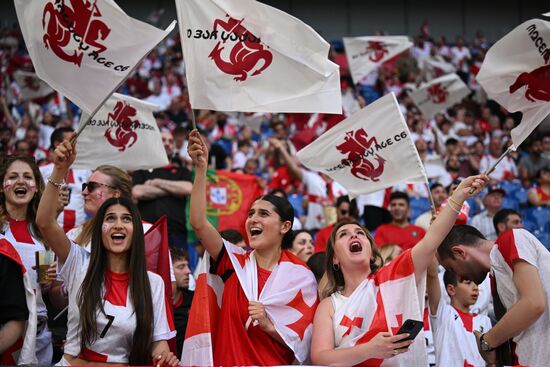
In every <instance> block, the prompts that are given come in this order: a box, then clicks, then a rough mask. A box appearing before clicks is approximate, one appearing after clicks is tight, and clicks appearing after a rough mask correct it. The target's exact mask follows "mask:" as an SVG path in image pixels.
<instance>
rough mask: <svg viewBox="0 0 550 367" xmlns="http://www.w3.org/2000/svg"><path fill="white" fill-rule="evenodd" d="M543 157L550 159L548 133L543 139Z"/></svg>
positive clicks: (549, 136) (549, 134)
mask: <svg viewBox="0 0 550 367" xmlns="http://www.w3.org/2000/svg"><path fill="white" fill-rule="evenodd" d="M542 156H543V157H544V158H546V159H550V133H546V134H545V135H544V136H543V137H542Z"/></svg>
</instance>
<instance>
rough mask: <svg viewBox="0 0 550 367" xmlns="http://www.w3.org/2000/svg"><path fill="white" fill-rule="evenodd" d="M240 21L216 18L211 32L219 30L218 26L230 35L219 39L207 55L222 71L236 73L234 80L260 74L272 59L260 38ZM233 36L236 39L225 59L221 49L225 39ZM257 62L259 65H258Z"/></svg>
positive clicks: (224, 45) (230, 38) (242, 79)
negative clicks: (221, 39) (227, 57)
mask: <svg viewBox="0 0 550 367" xmlns="http://www.w3.org/2000/svg"><path fill="white" fill-rule="evenodd" d="M241 22H242V20H236V19H233V18H231V17H229V19H228V20H227V21H224V20H222V19H216V20H215V21H214V27H213V32H219V30H218V28H222V29H223V30H224V31H225V32H227V33H229V34H230V36H231V37H229V38H225V39H224V40H223V41H219V42H218V43H217V44H216V46H215V47H214V49H213V50H212V52H210V55H208V57H210V58H211V59H212V60H214V63H215V64H216V66H217V67H218V68H219V69H220V70H221V71H222V72H224V73H226V74H229V75H236V77H235V78H233V79H234V80H235V81H245V80H246V79H247V78H248V77H249V76H256V75H259V74H261V73H262V72H263V71H264V70H265V69H267V68H268V67H269V65H271V61H272V60H273V55H272V54H271V52H270V51H268V50H266V49H265V48H264V45H263V44H262V43H261V42H260V39H259V38H257V37H255V36H254V35H253V34H252V33H250V32H249V31H248V30H247V29H246V28H245V27H244V26H243V25H242V24H241ZM234 38H236V40H235V44H234V45H233V47H232V48H231V51H230V53H229V59H228V60H225V59H224V58H223V57H222V51H223V50H224V49H225V47H226V42H227V40H230V41H233V39H234ZM259 63H261V66H259V67H258V64H259Z"/></svg>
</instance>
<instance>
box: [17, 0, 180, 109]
mask: <svg viewBox="0 0 550 367" xmlns="http://www.w3.org/2000/svg"><path fill="white" fill-rule="evenodd" d="M15 10H16V11H17V19H18V20H19V26H20V27H21V32H22V33H23V38H24V40H25V44H26V45H27V48H28V50H29V54H30V56H31V59H32V63H33V65H34V68H35V69H36V73H37V74H38V76H39V77H40V78H42V79H43V80H44V81H46V82H47V83H48V84H49V85H51V86H52V87H53V88H54V89H55V90H57V91H59V92H61V93H63V94H64V95H65V96H66V97H67V98H69V99H70V100H71V101H73V102H74V103H75V104H76V105H77V106H78V107H80V108H81V109H82V110H83V111H84V112H86V113H88V114H92V113H93V111H94V110H95V109H96V108H97V107H99V105H100V104H101V102H102V101H103V100H104V99H105V98H107V96H108V95H109V94H110V93H112V92H113V91H114V90H116V89H117V86H118V85H119V84H120V83H121V82H122V81H123V80H125V78H126V77H127V76H128V75H129V73H130V72H131V71H132V69H133V68H134V66H135V65H136V64H137V63H138V62H139V61H140V60H141V59H142V57H143V56H144V55H146V54H147V53H149V51H151V49H153V47H155V46H156V45H157V44H158V43H159V42H160V41H162V40H163V39H164V38H165V37H166V36H167V35H168V34H169V33H170V32H171V31H172V29H173V28H174V27H175V22H172V24H171V25H170V26H169V27H168V28H166V30H164V31H162V30H160V29H157V28H155V27H153V26H151V25H149V24H147V23H144V22H141V21H139V20H136V19H134V18H131V17H129V16H128V15H126V13H124V12H123V11H122V9H120V7H119V6H118V5H117V4H116V3H115V2H114V1H113V0H94V1H70V2H69V1H66V0H63V1H57V0H15Z"/></svg>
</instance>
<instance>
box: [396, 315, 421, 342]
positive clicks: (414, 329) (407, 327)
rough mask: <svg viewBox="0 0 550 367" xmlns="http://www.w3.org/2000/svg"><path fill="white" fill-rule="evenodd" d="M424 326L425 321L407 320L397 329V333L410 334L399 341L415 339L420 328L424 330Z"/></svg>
mask: <svg viewBox="0 0 550 367" xmlns="http://www.w3.org/2000/svg"><path fill="white" fill-rule="evenodd" d="M423 328H424V322H422V321H417V320H411V319H407V320H405V322H404V323H403V325H401V327H400V328H399V330H398V331H397V334H396V335H399V334H405V333H407V334H409V336H408V337H406V338H404V339H401V340H400V341H399V343H401V342H403V341H405V340H414V338H416V336H417V335H418V333H419V332H420V330H422V329H423ZM397 349H404V348H397Z"/></svg>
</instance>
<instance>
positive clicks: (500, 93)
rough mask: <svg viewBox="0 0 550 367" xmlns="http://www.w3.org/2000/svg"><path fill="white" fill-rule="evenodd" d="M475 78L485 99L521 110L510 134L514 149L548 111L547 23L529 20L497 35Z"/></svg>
mask: <svg viewBox="0 0 550 367" xmlns="http://www.w3.org/2000/svg"><path fill="white" fill-rule="evenodd" d="M476 79H477V81H478V82H479V84H481V86H482V87H483V89H484V90H485V92H487V95H488V96H489V98H491V99H494V100H495V101H497V102H498V103H500V104H501V105H502V106H503V107H504V108H506V109H507V110H508V111H510V112H517V111H520V112H521V113H523V117H522V119H521V123H520V124H519V126H517V127H516V128H514V129H513V130H512V133H511V136H512V142H513V145H512V147H511V148H512V149H516V148H517V147H518V146H519V145H520V144H521V143H522V142H523V141H524V140H525V139H526V138H527V137H528V136H529V134H531V132H532V131H533V130H534V129H535V128H536V127H537V126H538V125H539V124H540V123H541V121H542V120H544V118H545V117H547V116H548V115H549V114H550V103H549V102H550V22H548V21H544V20H541V19H531V20H528V21H526V22H524V23H522V24H521V25H519V26H518V27H516V28H515V29H514V30H513V31H512V32H510V33H508V34H507V35H506V36H504V37H503V38H501V39H500V40H499V41H498V42H497V43H495V44H494V45H493V46H492V47H491V48H490V49H489V51H487V54H486V55H485V60H484V61H483V64H482V65H481V70H480V71H479V73H478V74H477V77H476Z"/></svg>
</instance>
